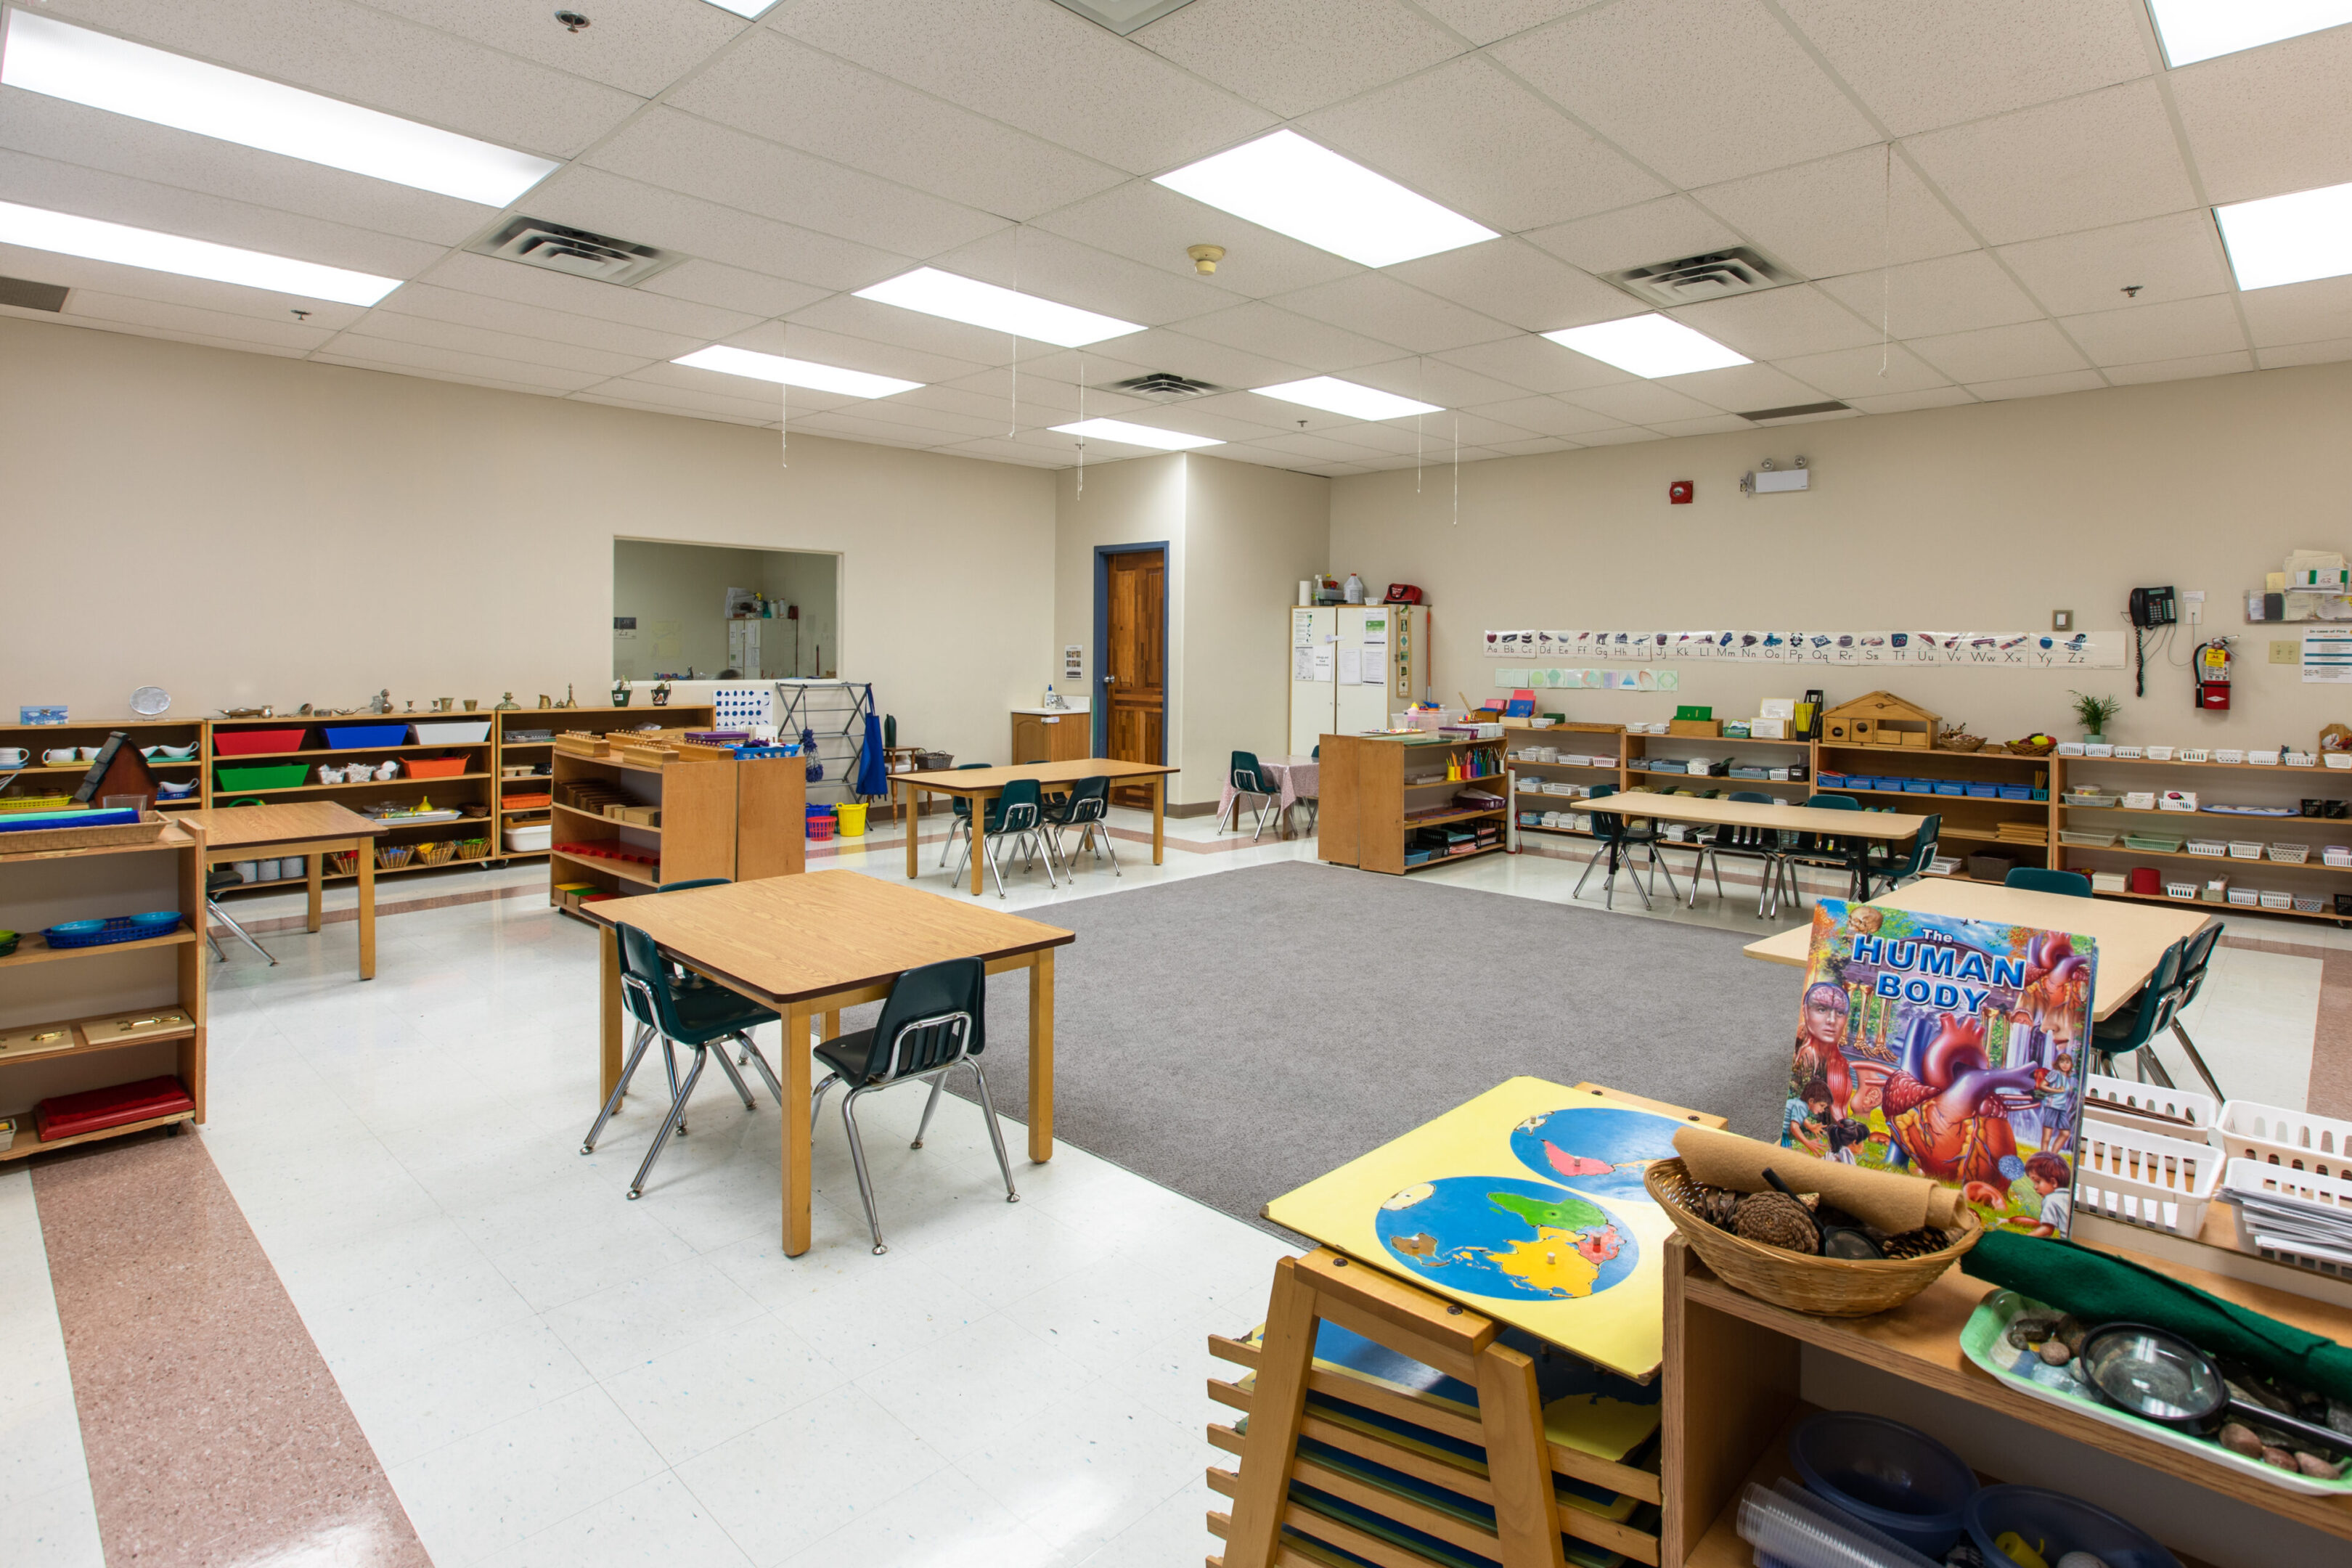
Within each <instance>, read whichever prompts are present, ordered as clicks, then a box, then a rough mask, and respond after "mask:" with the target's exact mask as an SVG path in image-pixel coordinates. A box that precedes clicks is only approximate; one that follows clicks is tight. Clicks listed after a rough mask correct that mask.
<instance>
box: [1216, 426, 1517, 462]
mask: <svg viewBox="0 0 2352 1568" xmlns="http://www.w3.org/2000/svg"><path fill="white" fill-rule="evenodd" d="M1462 424H1463V429H1462V444H1463V445H1464V446H1465V447H1472V446H1475V445H1477V444H1478V443H1477V442H1475V441H1474V440H1472V439H1471V434H1472V421H1471V416H1468V415H1464V416H1462ZM1415 425H1419V426H1422V428H1420V429H1418V430H1416V429H1415V428H1414V426H1415ZM1478 427H1479V428H1480V429H1482V430H1483V431H1484V432H1485V433H1486V435H1488V436H1496V435H1507V436H1508V437H1510V438H1511V439H1513V440H1525V439H1527V438H1528V437H1529V436H1532V435H1533V434H1535V432H1533V431H1531V430H1522V429H1520V428H1518V427H1517V426H1501V425H1496V424H1495V423H1493V422H1492V421H1486V420H1481V421H1478ZM1279 434H1282V432H1279V431H1274V430H1261V431H1259V432H1258V433H1257V434H1256V435H1255V437H1251V439H1253V440H1257V441H1263V440H1265V438H1266V437H1270V436H1276V435H1279ZM1307 434H1308V435H1310V436H1317V435H1320V436H1326V437H1329V438H1330V439H1331V440H1334V441H1344V442H1346V443H1347V444H1348V445H1349V446H1351V447H1364V448H1365V449H1367V450H1368V451H1373V452H1381V453H1384V454H1386V455H1388V456H1390V457H1392V458H1418V459H1419V460H1420V461H1421V462H1423V464H1430V463H1441V462H1451V461H1452V460H1453V458H1454V416H1453V415H1451V414H1432V415H1428V416H1425V417H1423V418H1422V419H1419V420H1412V419H1391V420H1384V421H1381V422H1378V423H1373V422H1370V421H1366V420H1361V419H1351V420H1347V421H1343V422H1342V423H1340V424H1338V425H1335V426H1331V427H1329V428H1328V429H1324V430H1309V431H1307Z"/></svg>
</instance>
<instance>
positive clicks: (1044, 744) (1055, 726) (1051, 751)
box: [1011, 708, 1094, 768]
mask: <svg viewBox="0 0 2352 1568" xmlns="http://www.w3.org/2000/svg"><path fill="white" fill-rule="evenodd" d="M1092 742H1093V715H1092V714H1090V713H1088V712H1087V710H1085V709H1083V708H1076V709H1060V708H1015V709H1014V710H1013V755H1012V759H1011V765H1012V766H1013V767H1016V768H1017V767H1020V766H1021V765H1022V764H1024V763H1071V762H1076V761H1077V760H1078V759H1079V758H1080V757H1090V756H1092V755H1094V746H1093V743H1092Z"/></svg>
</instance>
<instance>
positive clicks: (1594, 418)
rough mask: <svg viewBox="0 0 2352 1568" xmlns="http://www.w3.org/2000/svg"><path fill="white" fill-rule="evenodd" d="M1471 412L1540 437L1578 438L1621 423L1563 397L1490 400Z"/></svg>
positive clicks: (1621, 422) (1621, 421)
mask: <svg viewBox="0 0 2352 1568" xmlns="http://www.w3.org/2000/svg"><path fill="white" fill-rule="evenodd" d="M1470 412H1472V413H1474V414H1480V415H1484V416H1486V417H1487V418H1489V419H1493V420H1496V421H1498V422H1500V423H1502V424H1505V425H1510V426H1517V428H1519V429H1521V430H1532V431H1534V432H1535V433H1536V434H1538V435H1539V436H1574V437H1579V438H1581V437H1584V436H1585V435H1586V434H1587V433H1588V432H1591V431H1594V430H1606V429H1608V428H1609V427H1610V426H1613V425H1622V424H1623V423H1624V421H1623V420H1622V419H1612V418H1611V417H1610V416H1608V415H1606V414H1596V413H1594V412H1593V411H1592V410H1591V409H1590V408H1579V407H1578V406H1577V405H1575V404H1573V403H1570V402H1569V401H1568V400H1567V399H1566V398H1564V397H1515V398H1512V399H1510V400H1509V401H1507V402H1504V403H1489V404H1486V405H1484V406H1483V407H1479V408H1475V409H1472V410H1471V411H1470Z"/></svg>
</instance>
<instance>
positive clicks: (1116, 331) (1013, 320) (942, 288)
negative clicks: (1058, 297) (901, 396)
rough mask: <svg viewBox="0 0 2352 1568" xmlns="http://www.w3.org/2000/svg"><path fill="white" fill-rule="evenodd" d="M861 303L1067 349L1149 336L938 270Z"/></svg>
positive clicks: (1129, 324) (865, 292)
mask: <svg viewBox="0 0 2352 1568" xmlns="http://www.w3.org/2000/svg"><path fill="white" fill-rule="evenodd" d="M857 297H858V298H859V299H861V300H880V301H881V302H882V303H883V304H885V305H897V306H898V307H899V308H900V309H902V310H920V311H921V312H922V313H923V314H925V315H927V316H944V317H946V318H947V319H948V320H949V321H961V322H963V323H964V324H966V325H967V326H973V327H987V328H990V329H992V330H993V331H1000V332H1011V333H1012V334H1013V336H1015V337H1022V338H1034V339H1035V340H1036V341H1037V342H1041V343H1058V344H1060V345H1061V346H1062V347H1064V348H1066V349H1076V348H1084V347H1085V346H1086V345H1087V344H1088V343H1098V342H1102V341H1103V340H1104V339H1105V338H1116V337H1119V336H1122V335H1124V334H1126V333H1128V332H1139V331H1143V329H1142V327H1140V326H1139V325H1138V324H1137V323H1135V322H1133V321H1120V320H1119V319H1118V317H1117V316H1098V315H1097V314H1095V312H1093V311H1092V310H1079V309H1078V308H1077V307H1076V306H1075V305H1057V304H1055V302H1054V301H1053V300H1040V299H1039V298H1037V296H1036V295H1034V294H1023V293H1019V292H1016V291H1015V290H1013V289H999V288H998V287H997V286H996V285H995V284H993V283H982V282H981V281H980V280H979V279H976V278H960V277H958V276H957V275H956V274H954V273H952V272H942V271H940V269H939V268H936V267H918V268H915V269H914V270H913V271H912V272H902V273H900V274H899V275H898V277H896V278H893V279H889V280H888V281H887V282H882V283H877V284H876V285H874V287H872V288H871V289H859V290H858V291H857Z"/></svg>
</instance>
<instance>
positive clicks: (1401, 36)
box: [1129, 0, 1463, 120]
mask: <svg viewBox="0 0 2352 1568" xmlns="http://www.w3.org/2000/svg"><path fill="white" fill-rule="evenodd" d="M1129 37H1131V38H1133V39H1134V41H1135V42H1137V43H1139V44H1140V45H1142V46H1143V47H1145V48H1147V49H1150V51H1151V52H1152V53H1154V54H1156V55H1158V56H1160V58H1163V59H1169V60H1173V61H1175V62H1176V64H1178V65H1180V66H1182V67H1183V68H1185V69H1186V70H1189V71H1191V72H1192V74H1193V75H1195V76H1200V77H1205V78H1207V79H1209V80H1211V81H1213V82H1215V83H1216V84H1217V85H1218V86H1220V87H1223V88H1225V89H1230V90H1231V91H1233V92H1234V93H1237V94H1239V95H1240V96H1241V97H1243V98H1245V99H1247V100H1250V101H1251V102H1252V103H1256V104H1262V105H1264V106H1265V108H1267V109H1270V110H1274V112H1275V113H1276V114H1279V115H1281V116H1282V117H1283V118H1284V119H1286V120H1290V119H1295V118H1297V116H1299V115H1302V114H1305V113H1307V112H1308V111H1309V110H1316V109H1320V108H1322V107H1323V106H1324V105H1325V104H1327V103H1337V102H1338V101H1339V100H1341V99H1343V98H1353V97H1355V96H1356V95H1357V94H1359V93H1361V92H1365V91H1368V90H1370V89H1372V88H1376V87H1378V86H1380V85H1381V83H1383V82H1391V81H1394V80H1395V79H1397V78H1399V77H1401V76H1409V75H1411V74H1412V72H1414V71H1418V70H1425V69H1427V68H1429V67H1431V66H1433V65H1435V64H1437V63H1438V62H1439V61H1440V60H1444V59H1450V58H1453V57H1454V56H1455V55H1457V54H1460V53H1461V52H1462V50H1463V45H1462V42H1461V40H1460V39H1458V38H1456V37H1453V36H1452V35H1451V34H1449V33H1448V32H1447V31H1446V30H1445V29H1444V28H1443V27H1440V26H1436V25H1435V24H1433V23H1432V22H1431V21H1430V20H1429V19H1428V18H1427V17H1425V16H1422V15H1420V14H1419V13H1418V12H1416V11H1414V10H1412V8H1410V7H1408V6H1405V5H1398V4H1397V3H1396V0H1285V3H1283V4H1279V5H1267V4H1265V0H1191V4H1189V5H1184V6H1182V7H1181V8H1180V9H1179V10H1177V11H1175V12H1174V13H1172V14H1171V15H1169V16H1162V17H1160V19H1159V20H1158V21H1156V22H1153V23H1152V24H1150V26H1146V27H1143V28H1141V29H1140V30H1139V31H1137V32H1135V33H1132V34H1130V35H1129Z"/></svg>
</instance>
